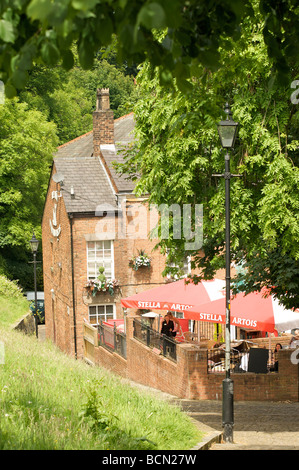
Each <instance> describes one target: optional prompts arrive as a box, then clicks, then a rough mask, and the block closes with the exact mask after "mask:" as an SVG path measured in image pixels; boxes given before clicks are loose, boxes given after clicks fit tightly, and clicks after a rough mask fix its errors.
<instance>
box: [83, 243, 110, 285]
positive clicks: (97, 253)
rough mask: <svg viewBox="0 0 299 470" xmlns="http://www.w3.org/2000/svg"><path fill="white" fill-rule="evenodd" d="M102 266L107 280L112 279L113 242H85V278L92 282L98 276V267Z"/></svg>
mask: <svg viewBox="0 0 299 470" xmlns="http://www.w3.org/2000/svg"><path fill="white" fill-rule="evenodd" d="M100 266H104V268H105V272H104V274H105V276H106V278H107V279H113V278H114V259H113V241H112V240H100V241H89V242H87V277H88V280H90V281H92V280H94V279H96V278H97V277H98V275H99V267H100Z"/></svg>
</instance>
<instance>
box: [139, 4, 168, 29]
mask: <svg viewBox="0 0 299 470" xmlns="http://www.w3.org/2000/svg"><path fill="white" fill-rule="evenodd" d="M140 24H142V25H143V26H145V27H146V28H147V29H150V30H151V29H154V28H157V29H161V28H165V27H166V26H167V21H166V15H165V11H164V9H163V8H162V6H161V5H160V4H159V3H155V2H152V3H146V4H145V5H143V7H142V8H141V10H140V11H139V13H138V16H137V22H136V28H138V27H139V25H140Z"/></svg>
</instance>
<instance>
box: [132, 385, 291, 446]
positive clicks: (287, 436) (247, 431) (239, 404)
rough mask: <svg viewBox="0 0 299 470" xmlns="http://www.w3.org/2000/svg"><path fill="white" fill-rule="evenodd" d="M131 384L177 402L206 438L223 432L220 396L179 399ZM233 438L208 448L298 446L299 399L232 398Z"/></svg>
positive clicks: (207, 439)
mask: <svg viewBox="0 0 299 470" xmlns="http://www.w3.org/2000/svg"><path fill="white" fill-rule="evenodd" d="M131 383H132V382H131ZM132 385H135V386H137V387H139V388H142V389H147V390H148V391H150V392H151V393H153V394H155V395H157V396H158V397H159V398H161V399H164V400H168V401H170V402H173V403H176V404H178V405H180V407H181V409H182V410H183V411H184V412H185V413H187V414H188V415H190V416H191V417H192V418H193V419H194V420H196V421H198V426H199V428H200V429H201V430H203V431H204V432H206V441H207V442H209V438H213V437H215V436H219V434H220V433H222V432H223V427H222V401H221V400H220V401H216V400H181V399H179V398H176V397H173V396H171V395H168V394H167V393H163V392H160V391H159V390H154V389H152V388H148V387H145V386H143V385H138V384H135V383H133V384H132ZM233 440H234V442H233V444H226V443H219V444H218V443H213V444H211V445H209V446H208V448H209V450H299V403H298V402H296V403H290V402H268V401H265V402H250V401H235V402H234V428H233ZM217 441H218V440H217Z"/></svg>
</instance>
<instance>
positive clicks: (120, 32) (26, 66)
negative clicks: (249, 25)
mask: <svg viewBox="0 0 299 470" xmlns="http://www.w3.org/2000/svg"><path fill="white" fill-rule="evenodd" d="M257 5H258V6H259V9H260V11H261V15H262V32H263V36H264V39H265V43H266V45H267V54H268V57H270V58H271V61H272V63H273V66H274V67H275V70H276V71H277V72H278V73H279V74H280V75H281V76H285V75H286V73H287V71H288V70H289V69H290V66H292V65H293V62H294V61H297V44H298V35H299V32H298V27H297V25H298V8H297V2H296V0H276V1H275V2H274V1H273V0H259V2H258V3H257ZM255 15H256V11H255V10H254V8H252V4H251V1H250V0H234V1H233V2H231V1H230V0H214V1H206V0H172V1H171V2H169V1H168V0H155V1H152V0H147V1H141V0H130V1H128V0H52V1H51V2H50V1H48V0H3V1H2V2H1V6H0V46H1V49H0V70H1V79H2V80H3V81H4V83H5V84H6V93H7V95H8V96H11V95H12V94H14V93H15V91H16V89H20V88H22V87H23V86H24V84H25V83H26V81H27V78H28V71H29V70H31V68H32V66H33V63H34V62H36V61H37V60H42V61H43V62H44V63H45V64H47V65H51V66H52V65H54V64H56V63H58V62H59V60H62V61H63V64H64V67H65V68H66V69H67V70H70V69H71V68H72V67H73V65H74V55H73V51H72V44H73V42H74V41H75V42H76V44H77V50H78V55H79V60H80V64H81V65H82V67H83V68H86V69H88V68H92V66H93V60H94V57H95V55H96V54H97V53H98V51H99V49H100V48H101V47H107V46H108V45H109V44H111V43H112V42H113V38H114V35H116V36H117V38H118V41H119V42H118V44H119V47H118V59H119V61H120V62H121V63H123V62H124V60H127V61H128V65H129V66H130V65H131V64H132V63H133V64H134V63H135V64H136V63H137V64H139V63H141V62H143V61H144V60H145V59H146V58H147V59H148V60H149V61H150V63H151V64H152V65H153V66H159V67H160V79H161V81H162V82H163V83H170V82H171V80H172V77H176V79H177V84H178V86H179V87H180V89H183V90H188V89H189V88H190V83H189V82H188V78H191V77H192V76H194V75H197V73H198V70H197V69H198V66H199V65H203V66H204V67H208V68H210V69H211V68H215V67H217V66H218V65H219V64H220V62H221V56H220V53H219V47H221V46H222V45H223V43H224V41H225V40H226V39H227V38H232V39H233V40H234V41H237V40H238V39H239V37H240V31H241V28H242V24H243V21H244V20H247V19H252V20H253V21H255ZM154 30H166V35H165V38H164V40H163V42H162V43H161V42H160V41H159V40H157V37H156V35H155V34H154V32H153V31H154Z"/></svg>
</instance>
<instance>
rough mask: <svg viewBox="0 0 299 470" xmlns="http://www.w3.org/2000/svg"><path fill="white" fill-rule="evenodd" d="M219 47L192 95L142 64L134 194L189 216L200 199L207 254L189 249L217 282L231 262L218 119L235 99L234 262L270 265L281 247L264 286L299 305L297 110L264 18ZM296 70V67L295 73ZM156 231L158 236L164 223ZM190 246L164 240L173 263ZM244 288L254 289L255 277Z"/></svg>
mask: <svg viewBox="0 0 299 470" xmlns="http://www.w3.org/2000/svg"><path fill="white" fill-rule="evenodd" d="M220 52H221V64H220V65H221V66H220V67H219V69H218V70H217V72H213V73H211V72H209V71H207V70H206V69H205V68H204V67H202V68H201V70H200V71H201V76H200V78H194V79H193V85H194V86H193V89H192V91H191V92H190V93H189V94H188V95H187V96H186V95H185V94H183V93H181V92H180V91H179V90H178V89H176V88H175V84H174V85H173V87H172V88H169V89H166V88H165V87H161V86H160V85H159V71H158V70H156V69H154V68H153V67H152V66H150V65H149V64H148V63H146V64H145V65H144V66H143V68H142V70H141V72H140V75H139V76H138V77H137V82H138V84H139V87H140V89H141V95H142V99H140V100H139V101H138V103H137V105H136V107H135V118H136V122H137V136H136V137H137V138H136V143H135V147H134V148H133V149H132V150H130V151H129V152H128V159H127V161H126V163H125V164H124V165H123V166H121V167H120V169H121V171H124V172H129V173H131V175H132V176H133V177H135V175H137V174H139V175H141V176H140V179H139V180H138V182H137V186H136V192H137V193H146V194H149V201H150V202H151V203H155V204H157V205H158V206H160V205H161V204H167V205H168V206H171V205H172V204H174V203H177V204H180V205H181V207H182V211H181V214H182V213H183V204H187V203H188V204H190V205H192V206H193V207H194V205H195V204H203V216H204V220H203V230H204V242H203V251H202V252H200V253H198V251H195V252H189V253H187V254H190V255H192V258H193V267H198V268H200V269H201V270H202V275H203V276H204V277H205V278H211V277H212V276H214V274H215V271H216V270H217V269H218V268H221V267H224V265H225V264H224V263H225V262H224V252H225V244H224V241H225V218H224V211H225V205H224V196H225V191H224V179H223V178H218V177H215V176H213V175H214V174H217V173H218V174H221V173H223V171H224V154H223V151H222V150H221V148H220V142H219V137H218V135H217V129H216V123H217V121H219V120H220V119H221V114H222V109H223V105H224V99H226V98H227V97H229V98H233V106H232V111H233V116H234V119H235V120H236V121H238V122H240V130H239V134H238V139H237V143H236V146H235V150H234V152H233V154H232V157H231V171H232V173H234V174H240V175H241V177H240V178H234V179H233V180H232V181H231V225H232V228H231V250H232V258H233V260H234V261H235V262H241V261H242V262H244V261H247V262H248V263H250V262H251V261H254V260H256V258H257V257H260V259H261V260H262V263H263V269H264V270H265V271H267V270H268V268H269V267H270V264H269V261H270V257H271V256H272V255H274V253H278V252H280V254H281V257H280V258H279V257H278V256H276V257H275V259H276V261H277V263H278V264H277V269H276V271H275V270H274V269H272V270H271V271H270V273H269V270H268V271H267V274H268V275H267V276H264V279H263V280H262V279H261V278H260V279H259V281H260V284H259V287H261V286H262V285H267V286H268V287H271V288H273V286H276V288H275V289H273V293H274V294H275V295H277V296H278V297H279V298H280V300H281V301H282V302H284V303H285V304H287V305H288V306H290V304H292V306H296V307H298V306H299V304H298V297H296V299H295V298H294V295H293V293H294V291H295V289H297V291H298V289H299V278H298V275H297V277H296V279H294V278H293V282H294V283H296V285H295V286H294V284H293V285H291V284H290V285H289V288H287V285H288V282H287V276H288V274H285V276H284V279H283V276H282V274H283V272H284V271H285V273H287V269H289V266H290V260H292V272H293V274H294V272H295V271H296V272H297V273H298V259H299V252H298V242H299V220H298V201H299V187H298V178H299V165H298V164H299V154H298V115H299V114H298V109H297V108H296V106H295V105H294V104H292V102H291V100H290V88H289V87H282V86H277V84H276V85H275V83H273V80H271V78H272V76H271V61H270V59H269V58H268V56H267V46H266V44H265V42H264V39H263V33H262V25H261V24H259V23H258V24H253V22H252V21H251V20H248V21H247V22H246V23H244V24H243V33H242V36H241V38H240V40H239V42H238V43H237V44H234V43H233V42H232V41H231V40H229V39H228V40H227V41H225V42H224V44H223V49H222V50H221V51H220ZM226 64H229V67H227V66H226ZM296 72H297V70H296V69H295V68H294V69H293V70H292V74H293V75H296ZM291 76H292V75H291V74H290V76H289V78H290V79H291ZM289 83H290V82H289ZM174 89H175V91H173V90H174ZM159 230H160V234H161V230H162V227H161V226H160V227H159ZM185 242H186V239H184V238H183V237H182V238H181V239H176V238H175V236H174V233H173V232H170V237H169V238H167V239H162V240H161V243H160V246H161V247H162V249H163V250H166V249H167V250H168V252H170V255H171V257H172V258H173V259H172V260H175V259H176V258H177V259H178V260H179V259H183V257H184V256H185V255H186V253H185ZM262 263H260V267H261V266H262ZM278 271H279V274H278ZM250 273H251V275H253V274H254V271H253V270H251V271H250ZM250 279H251V282H254V281H258V279H257V278H256V277H255V278H251V277H250V275H249V276H247V278H243V281H244V280H247V281H248V280H250ZM256 286H257V284H255V287H256ZM242 287H243V288H244V285H243V286H242ZM245 287H246V288H247V289H248V290H251V289H252V285H250V284H249V282H247V286H245Z"/></svg>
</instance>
